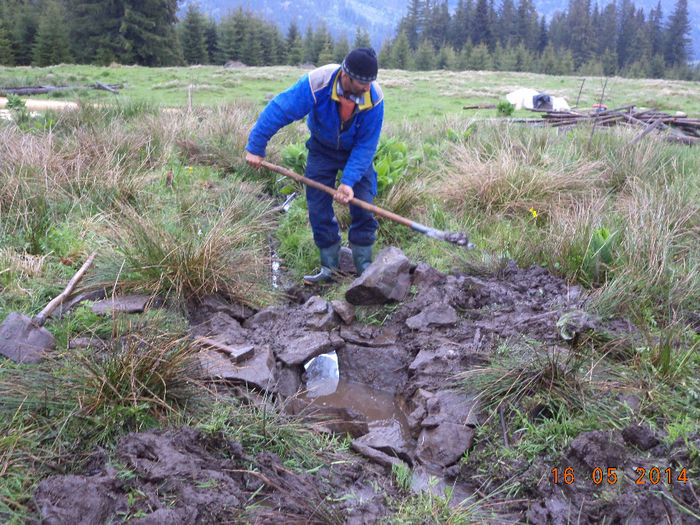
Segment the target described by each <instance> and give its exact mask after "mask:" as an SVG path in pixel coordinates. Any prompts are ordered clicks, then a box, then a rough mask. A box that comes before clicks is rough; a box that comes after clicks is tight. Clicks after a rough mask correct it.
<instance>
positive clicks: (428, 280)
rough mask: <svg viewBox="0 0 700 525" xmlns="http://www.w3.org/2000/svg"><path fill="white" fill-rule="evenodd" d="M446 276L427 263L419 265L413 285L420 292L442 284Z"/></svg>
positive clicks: (414, 274) (414, 275)
mask: <svg viewBox="0 0 700 525" xmlns="http://www.w3.org/2000/svg"><path fill="white" fill-rule="evenodd" d="M444 278H445V274H444V273H442V272H440V271H438V270H436V269H435V268H433V267H432V266H430V265H429V264H427V263H419V264H418V266H416V269H415V270H414V271H413V285H414V286H415V287H417V288H418V289H419V290H423V289H425V288H432V287H434V286H435V285H436V284H439V283H440V282H442V280H443V279H444Z"/></svg>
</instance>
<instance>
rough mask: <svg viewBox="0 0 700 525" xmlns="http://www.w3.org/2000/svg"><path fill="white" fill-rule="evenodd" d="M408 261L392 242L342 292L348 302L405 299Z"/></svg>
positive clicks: (380, 301) (363, 302)
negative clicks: (391, 244)
mask: <svg viewBox="0 0 700 525" xmlns="http://www.w3.org/2000/svg"><path fill="white" fill-rule="evenodd" d="M410 270H411V263H410V261H409V260H408V258H407V257H406V256H405V255H404V254H403V252H402V251H401V250H399V249H398V248H396V247H394V246H389V247H387V248H384V249H383V250H382V251H381V252H379V254H377V257H376V259H375V260H374V262H373V263H372V264H370V265H369V267H368V268H367V269H366V270H365V271H364V272H363V273H362V275H361V276H360V277H358V278H357V279H355V281H354V282H353V283H352V284H351V285H350V287H349V288H348V289H347V291H346V292H345V298H346V299H347V301H348V302H349V303H352V304H384V303H389V302H392V301H403V300H404V299H406V296H407V294H408V291H409V290H410V288H411V274H410Z"/></svg>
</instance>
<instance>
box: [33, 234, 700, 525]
mask: <svg viewBox="0 0 700 525" xmlns="http://www.w3.org/2000/svg"><path fill="white" fill-rule="evenodd" d="M377 259H378V261H380V262H379V263H377V262H375V264H377V265H379V264H381V261H385V262H386V265H387V267H386V268H379V269H377V268H375V269H374V270H376V271H374V273H372V274H371V275H368V276H364V275H363V278H361V279H362V283H361V284H362V288H361V289H359V291H357V292H354V293H350V289H351V288H352V286H351V287H350V288H349V289H348V296H347V299H348V301H347V302H346V301H333V302H332V303H331V302H328V301H326V300H324V299H322V298H320V297H317V296H313V295H312V293H313V291H310V290H309V289H296V288H295V289H290V290H288V296H289V297H290V301H289V302H288V303H287V304H283V305H280V306H272V307H267V308H264V309H262V310H260V311H257V312H254V311H252V310H250V309H246V308H242V307H240V306H238V305H231V304H228V303H227V302H226V301H224V300H223V299H221V298H217V297H209V298H205V300H203V301H201V302H200V303H198V304H190V305H188V307H189V310H190V314H191V319H190V321H191V325H192V330H191V332H192V336H193V338H195V339H197V338H202V337H205V338H212V339H215V340H216V341H217V342H219V343H222V344H223V345H233V346H236V345H246V348H248V347H252V348H253V351H252V357H251V358H250V359H249V360H247V361H244V362H241V363H238V362H234V360H233V359H230V358H228V357H227V356H226V354H225V353H223V352H221V351H219V350H217V349H216V348H212V347H208V348H202V350H201V352H202V353H201V355H200V363H201V365H202V373H203V376H204V377H205V378H211V379H216V380H219V381H220V380H221V379H225V380H227V381H229V382H230V383H232V384H244V385H247V387H248V388H251V389H253V391H257V392H258V393H260V394H265V398H266V399H267V400H268V402H276V401H283V402H284V403H285V406H286V408H287V410H288V411H291V412H292V413H297V414H300V417H305V418H306V419H307V421H308V422H309V424H312V425H314V426H315V428H317V430H319V431H321V432H332V433H338V434H342V435H345V434H349V435H350V436H351V437H352V450H353V451H355V452H357V454H351V453H349V452H348V453H347V454H348V457H347V458H346V459H348V460H349V463H344V462H337V464H336V463H333V465H334V466H333V467H332V468H331V467H328V468H324V469H321V470H320V471H318V472H317V473H314V474H299V473H296V472H292V471H290V470H289V469H287V468H285V467H284V466H283V465H281V464H280V462H279V459H278V458H276V457H275V456H274V455H272V454H266V453H263V454H260V455H259V456H257V457H248V456H247V455H246V454H248V453H249V452H248V451H244V450H242V449H241V447H240V445H238V444H236V443H227V442H225V441H223V440H221V439H220V438H216V437H212V436H203V435H202V434H200V433H198V432H196V431H194V430H192V429H187V428H183V429H179V430H172V431H160V432H155V431H154V432H149V433H145V434H141V435H139V434H132V435H130V436H128V437H127V438H125V439H124V440H122V442H121V443H120V444H119V447H118V448H117V452H116V456H117V458H118V460H119V461H120V462H121V463H122V464H123V465H126V468H128V469H129V472H131V473H133V476H131V475H130V476H127V477H128V478H129V479H128V480H125V479H124V476H123V475H120V472H118V471H117V470H115V467H114V466H113V465H111V464H110V463H108V462H107V461H106V459H105V460H103V461H102V462H101V463H100V462H99V461H98V462H97V465H98V466H97V467H96V468H95V470H94V472H90V473H85V474H83V475H80V476H57V477H54V478H49V479H47V480H45V481H44V482H42V484H41V485H40V487H39V490H38V491H37V493H36V500H37V504H38V508H39V509H40V514H41V517H42V519H44V520H45V521H46V523H81V521H80V520H81V519H85V520H89V519H93V521H92V522H105V523H109V522H110V520H112V521H114V522H115V521H118V520H121V519H122V518H123V517H125V516H127V517H131V518H134V520H133V521H134V522H136V523H215V522H230V521H234V522H235V521H245V520H249V521H251V522H264V523H266V522H268V520H269V522H271V521H275V520H276V521H278V522H316V521H324V522H331V523H345V522H348V523H382V522H383V521H385V518H386V517H387V516H389V515H390V514H392V512H393V511H394V509H392V508H391V507H390V506H389V503H388V501H389V499H387V498H385V497H384V495H383V493H381V491H379V492H377V491H376V490H373V489H372V488H371V487H372V486H374V485H372V484H373V483H375V484H377V486H380V487H381V488H382V489H383V490H384V491H385V492H386V493H389V495H391V494H394V493H395V490H396V489H395V488H394V486H395V484H394V483H393V482H392V477H391V472H390V469H391V466H392V465H395V464H399V465H400V464H403V465H406V466H408V467H411V468H414V472H415V473H416V474H415V477H414V481H413V486H414V490H416V491H420V490H428V489H429V486H430V485H431V484H428V483H427V482H426V481H425V478H426V476H427V475H432V476H435V477H436V478H437V479H438V483H437V486H439V487H446V486H449V487H450V490H451V491H452V493H453V495H454V496H455V500H454V501H452V502H451V503H454V502H455V501H456V500H457V499H459V501H461V500H462V499H465V498H467V497H477V498H478V497H483V493H482V494H481V495H480V488H481V486H480V484H479V483H477V482H476V481H475V479H476V476H475V475H476V471H475V468H476V467H473V466H472V465H470V462H469V460H466V461H462V459H463V458H465V455H466V454H467V453H468V452H470V451H473V450H475V449H478V447H480V446H484V445H483V444H481V443H479V442H476V441H475V435H476V432H477V428H478V427H479V425H480V424H482V423H483V422H484V414H483V413H482V410H481V408H480V406H479V403H478V401H477V394H478V392H469V391H465V389H464V387H462V388H457V387H456V385H455V384H454V382H453V378H454V376H455V374H456V373H459V372H462V371H467V370H470V369H472V368H474V367H476V366H482V365H484V364H486V363H488V362H489V360H490V359H491V357H492V354H493V352H494V350H495V349H496V348H497V347H498V346H499V345H501V344H502V343H503V342H508V343H512V344H515V345H517V344H518V342H522V341H527V342H529V343H532V342H533V341H534V342H538V343H542V345H543V346H545V347H547V348H556V349H557V351H559V352H562V353H566V352H567V348H568V347H569V345H571V344H575V343H576V341H577V340H578V339H579V338H580V337H582V336H585V335H586V334H589V333H591V332H597V331H601V332H604V331H608V332H615V333H617V334H619V333H621V332H624V331H625V330H628V331H632V330H633V329H634V327H633V326H631V325H630V323H628V322H625V321H624V320H616V321H614V322H612V323H611V322H607V323H603V322H602V321H601V320H600V319H597V318H595V317H593V316H590V315H588V314H586V312H585V308H584V307H585V300H586V297H585V294H584V293H583V291H582V290H581V289H580V288H579V287H577V286H570V285H569V284H567V283H566V282H564V281H563V280H561V279H559V278H557V277H555V276H553V275H552V274H550V273H549V272H548V271H547V270H545V269H544V268H541V267H532V268H527V269H522V268H518V267H517V265H516V264H515V263H513V262H511V263H509V264H508V265H507V266H505V267H504V268H503V269H502V270H501V271H500V272H498V273H497V274H489V275H485V274H476V273H470V274H467V273H456V274H450V275H444V274H442V273H440V272H438V271H437V270H435V269H434V268H431V267H429V266H427V265H424V264H421V265H417V266H416V265H414V264H411V263H410V262H408V261H407V260H405V256H403V254H402V253H400V250H397V249H395V248H394V249H393V251H390V252H387V253H384V254H380V256H378V258H377ZM373 266H374V264H373ZM370 268H372V267H370ZM387 275H388V276H389V277H386V276H387ZM361 279H358V281H360V280H361ZM391 282H393V283H394V284H393V285H389V284H387V283H391ZM353 286H354V285H353ZM399 289H400V290H399ZM397 290H399V292H397ZM399 296H400V297H401V298H402V299H403V300H402V302H395V301H394V302H391V298H392V297H399ZM365 300H366V301H368V302H370V303H372V304H375V305H376V306H369V307H368V306H365V307H364V308H369V309H370V312H372V313H371V314H367V313H365V314H364V315H362V316H359V315H358V311H359V310H358V309H357V308H356V307H355V306H353V305H352V304H349V303H355V304H358V301H359V302H360V303H361V302H362V301H365ZM387 303H388V306H387ZM372 309H373V310H372ZM363 320H364V322H363ZM328 352H335V354H336V355H337V361H338V363H339V373H338V374H337V377H335V376H334V377H333V378H332V379H333V381H331V382H330V383H329V382H327V381H323V380H321V381H318V380H315V379H314V378H316V379H318V377H323V375H324V374H326V376H328V375H329V374H330V375H333V372H329V369H328V367H329V366H330V364H329V362H328V361H324V359H323V358H321V360H320V361H318V363H319V364H317V365H314V366H309V367H308V369H306V370H305V368H304V365H305V364H307V363H308V362H309V361H310V360H312V359H313V358H315V357H317V356H324V355H325V354H327V353H328ZM319 374H320V376H319ZM307 389H308V390H309V392H306V393H304V392H305V390H307ZM373 396H374V397H373ZM380 399H381V400H380ZM632 402H633V400H630V403H632ZM310 403H313V406H312V407H309V406H308V405H309V404H310ZM388 406H391V408H390V410H389V411H388V412H382V410H385V409H386V408H387V407H388ZM312 408H313V409H314V410H315V412H314V410H312ZM324 411H325V412H324ZM543 417H546V415H545V416H543ZM695 441H696V442H697V441H698V438H697V437H696V440H695ZM695 446H697V447H700V443H696V445H695ZM688 450H689V447H688V446H685V445H683V444H680V443H679V444H675V445H674V446H672V447H670V448H669V449H667V448H665V447H664V446H663V445H661V441H660V440H659V439H658V436H655V435H654V433H653V432H652V431H651V430H650V429H646V428H643V427H638V426H630V427H629V428H627V429H625V431H624V432H617V433H602V432H586V433H583V434H581V435H579V436H578V437H577V438H576V439H575V440H574V441H573V442H572V443H571V444H570V446H569V447H568V448H566V449H565V450H563V451H562V455H561V458H560V461H559V463H558V464H557V465H550V464H544V462H536V463H535V464H533V465H521V464H520V463H521V462H520V460H515V461H514V462H513V464H512V465H504V472H506V473H508V475H509V476H511V481H515V482H518V483H520V485H521V487H522V491H521V494H524V497H522V498H521V499H520V500H517V501H514V502H511V501H509V500H508V499H507V498H504V499H499V500H498V501H497V502H493V501H490V500H489V505H491V508H492V509H496V510H494V511H493V512H494V513H495V514H494V515H495V516H502V517H501V518H495V519H494V522H497V523H513V522H529V523H535V524H539V523H569V522H576V523H601V522H603V521H605V522H606V523H623V522H624V523H662V522H663V523H669V522H670V523H697V520H695V518H693V517H692V516H690V515H688V514H683V513H682V511H680V510H679V505H680V506H681V507H682V506H685V507H687V508H688V509H691V510H692V511H693V512H695V513H696V514H697V513H698V509H699V508H700V502H698V499H697V494H698V488H697V487H698V484H697V480H689V483H686V484H683V483H680V482H677V481H674V482H672V483H667V484H661V485H658V484H657V485H653V484H651V483H647V485H646V486H639V485H636V484H635V483H634V480H635V479H636V476H635V469H636V468H639V467H644V468H649V469H650V468H652V467H653V466H656V467H658V468H659V469H661V470H664V469H667V468H671V469H672V470H673V469H675V470H673V472H676V470H679V469H680V468H682V467H683V466H688V465H689V464H690V463H689V462H690V461H691V460H692V458H690V457H689V453H688ZM251 465H252V467H251ZM555 467H556V468H558V469H560V471H561V472H563V471H564V469H566V468H569V467H570V468H572V469H573V471H574V472H575V474H576V481H575V482H574V483H571V484H566V483H564V482H563V481H562V480H561V479H560V480H559V483H558V484H554V483H553V481H552V473H551V470H552V469H553V468H555ZM610 467H614V468H616V469H617V475H618V478H619V483H617V484H615V485H611V486H605V484H601V485H596V484H595V483H593V481H592V480H591V476H592V473H593V470H594V469H596V468H600V469H602V471H603V472H604V473H606V474H607V472H608V471H607V469H608V468H610ZM251 469H255V470H256V471H257V472H258V474H252V473H250V472H246V470H251ZM426 472H427V473H429V474H427V475H426V474H425V473H426ZM432 485H435V483H433V484H432ZM88 487H89V488H88ZM258 490H259V491H260V492H256V491H258ZM129 494H137V495H138V497H137V498H136V501H134V497H133V496H131V499H129V498H130V496H129ZM348 494H349V495H352V496H351V497H347V498H344V497H343V496H344V495H348ZM251 497H252V500H251ZM263 500H264V501H265V503H264V504H261V505H260V506H255V507H254V508H253V510H250V513H252V514H248V515H247V516H246V517H243V518H242V517H241V516H242V514H241V513H242V512H243V511H244V509H245V508H248V507H249V506H250V503H251V501H252V502H258V501H263ZM671 501H676V502H678V504H679V505H676V504H672V503H671ZM124 513H127V514H124ZM83 522H84V523H88V522H89V521H83Z"/></svg>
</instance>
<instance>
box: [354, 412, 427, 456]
mask: <svg viewBox="0 0 700 525" xmlns="http://www.w3.org/2000/svg"><path fill="white" fill-rule="evenodd" d="M356 441H357V443H359V444H362V445H367V446H368V447H372V448H373V449H376V450H379V451H381V452H384V453H385V454H388V455H389V456H394V457H397V458H399V459H401V460H402V461H405V462H406V463H408V465H409V466H412V465H413V458H412V450H411V448H410V447H409V443H408V442H407V441H406V440H405V439H404V437H403V436H402V435H401V429H400V425H399V424H398V422H396V423H395V424H394V425H393V426H392V427H389V428H374V429H372V431H371V432H369V433H366V434H365V435H364V436H362V437H360V438H358V439H357V440H356Z"/></svg>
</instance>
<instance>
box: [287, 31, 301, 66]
mask: <svg viewBox="0 0 700 525" xmlns="http://www.w3.org/2000/svg"><path fill="white" fill-rule="evenodd" d="M286 41H287V64H288V65H290V66H298V65H299V64H301V61H302V58H303V50H302V41H301V34H300V33H299V28H298V27H297V25H296V23H295V22H292V23H291V24H289V28H288V29H287V38H286Z"/></svg>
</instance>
